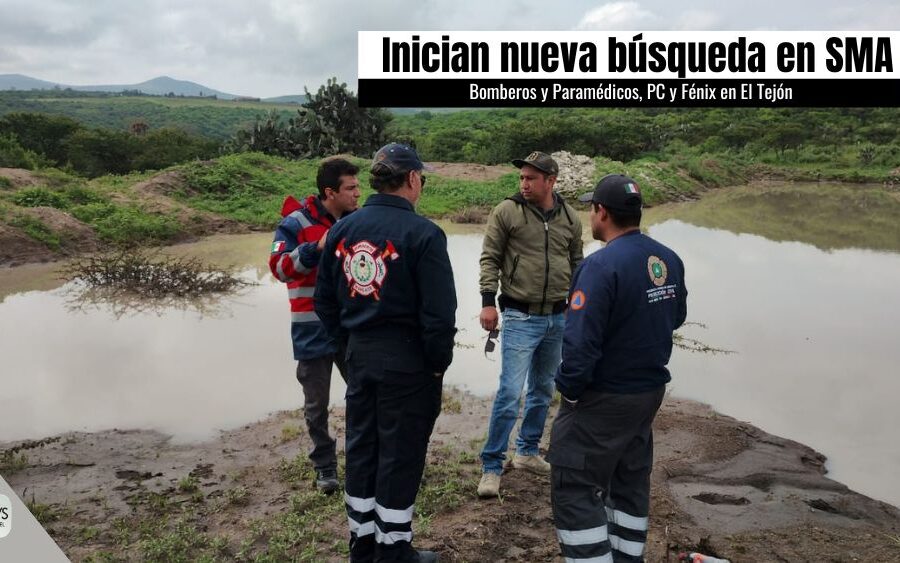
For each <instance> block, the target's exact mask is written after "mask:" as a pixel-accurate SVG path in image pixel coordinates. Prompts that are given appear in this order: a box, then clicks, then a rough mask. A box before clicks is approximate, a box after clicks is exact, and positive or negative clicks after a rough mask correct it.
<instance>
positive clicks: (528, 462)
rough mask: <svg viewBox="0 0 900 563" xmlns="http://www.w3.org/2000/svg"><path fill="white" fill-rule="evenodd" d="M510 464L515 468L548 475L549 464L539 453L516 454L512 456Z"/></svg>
mask: <svg viewBox="0 0 900 563" xmlns="http://www.w3.org/2000/svg"><path fill="white" fill-rule="evenodd" d="M512 465H513V467H515V468H516V469H524V470H525V471H529V472H531V473H534V474H535V475H550V464H549V463H547V462H546V461H544V458H542V457H541V456H539V455H519V454H516V455H514V456H513V460H512Z"/></svg>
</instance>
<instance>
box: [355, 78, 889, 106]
mask: <svg viewBox="0 0 900 563" xmlns="http://www.w3.org/2000/svg"><path fill="white" fill-rule="evenodd" d="M359 102H360V105H362V106H364V107H414V108H425V107H449V108H456V107H471V108H485V107H900V80H895V79H795V80H762V79H714V80H690V79H685V80H681V79H679V80H646V79H641V80H636V79H624V80H599V79H598V80H586V79H577V80H554V79H512V80H503V79H484V80H481V79H461V78H454V79H360V80H359Z"/></svg>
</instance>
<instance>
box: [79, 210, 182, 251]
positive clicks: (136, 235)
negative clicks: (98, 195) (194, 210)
mask: <svg viewBox="0 0 900 563" xmlns="http://www.w3.org/2000/svg"><path fill="white" fill-rule="evenodd" d="M71 212H72V215H74V216H75V218H76V219H78V220H79V221H82V222H84V223H87V224H89V225H90V226H91V227H93V228H94V230H95V231H96V232H97V236H99V237H100V239H101V240H103V241H105V242H108V243H111V244H114V245H118V246H133V245H137V246H147V245H152V244H163V243H166V242H172V241H174V240H175V239H177V238H178V237H179V236H180V235H181V233H182V227H181V225H180V224H179V223H178V221H177V220H176V219H174V218H173V217H170V216H168V215H163V214H161V213H147V212H145V211H143V210H141V209H140V208H139V207H138V206H136V205H127V206H122V205H115V204H112V203H108V202H92V203H87V204H84V205H79V206H77V207H73V208H72V209H71Z"/></svg>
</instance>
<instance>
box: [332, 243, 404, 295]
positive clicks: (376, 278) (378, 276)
mask: <svg viewBox="0 0 900 563" xmlns="http://www.w3.org/2000/svg"><path fill="white" fill-rule="evenodd" d="M345 242H346V239H344V240H342V241H341V242H339V243H338V245H337V249H336V250H335V253H334V254H335V256H337V257H338V258H341V259H342V264H341V269H342V270H343V272H344V277H346V278H347V285H348V286H349V289H350V297H356V296H357V295H362V296H363V297H369V296H372V297H374V298H375V300H376V301H377V300H379V299H380V296H379V291H380V290H381V289H382V288H383V287H384V280H385V278H386V277H387V262H385V260H388V261H393V260H396V259H398V258H400V255H399V254H398V253H397V249H396V248H394V245H393V244H392V243H391V241H386V242H385V247H384V250H381V251H379V250H378V247H377V246H375V245H374V244H372V243H371V242H369V241H367V240H362V241H359V242H357V243H356V244H354V245H353V246H351V247H350V248H349V249H348V248H347V247H346V245H345Z"/></svg>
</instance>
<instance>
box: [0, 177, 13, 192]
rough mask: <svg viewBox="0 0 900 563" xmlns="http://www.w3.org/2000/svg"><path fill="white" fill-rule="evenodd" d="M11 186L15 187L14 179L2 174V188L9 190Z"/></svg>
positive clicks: (0, 180)
mask: <svg viewBox="0 0 900 563" xmlns="http://www.w3.org/2000/svg"><path fill="white" fill-rule="evenodd" d="M11 187H13V183H12V180H10V179H9V178H7V177H6V176H0V190H7V189H9V188H11Z"/></svg>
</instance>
